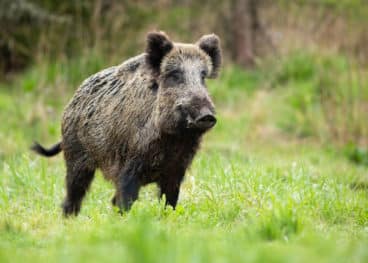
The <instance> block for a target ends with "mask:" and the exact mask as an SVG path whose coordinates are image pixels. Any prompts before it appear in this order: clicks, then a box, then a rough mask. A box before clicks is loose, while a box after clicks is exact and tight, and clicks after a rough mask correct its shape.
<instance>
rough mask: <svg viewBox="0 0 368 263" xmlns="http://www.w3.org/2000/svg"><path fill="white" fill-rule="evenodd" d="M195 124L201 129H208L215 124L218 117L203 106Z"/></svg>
mask: <svg viewBox="0 0 368 263" xmlns="http://www.w3.org/2000/svg"><path fill="white" fill-rule="evenodd" d="M194 124H195V126H196V127H197V128H198V129H201V130H207V129H210V128H212V127H213V126H215V124H216V118H215V116H214V115H213V114H212V112H211V111H210V110H209V109H208V108H207V107H205V108H202V110H201V111H200V114H199V116H198V117H197V118H196V119H195V121H194Z"/></svg>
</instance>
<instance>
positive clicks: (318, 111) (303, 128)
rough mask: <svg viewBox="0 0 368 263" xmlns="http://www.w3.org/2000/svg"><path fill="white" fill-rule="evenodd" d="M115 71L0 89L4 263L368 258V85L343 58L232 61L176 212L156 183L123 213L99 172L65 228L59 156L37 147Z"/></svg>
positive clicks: (76, 69) (36, 72)
mask: <svg viewBox="0 0 368 263" xmlns="http://www.w3.org/2000/svg"><path fill="white" fill-rule="evenodd" d="M116 62H117V61H116ZM109 65H110V64H109V63H107V62H105V61H104V60H103V58H102V57H100V56H98V55H96V54H94V53H93V52H92V53H90V54H88V55H86V56H83V57H82V58H80V59H71V60H64V61H58V62H57V63H56V62H55V63H52V62H44V63H36V64H35V65H34V66H32V67H30V68H29V69H28V70H26V71H25V72H24V73H22V74H20V75H18V76H17V77H16V78H14V79H13V80H12V81H9V82H6V83H2V84H0V141H1V146H0V262H24V261H27V262H87V261H88V262H101V261H103V262H368V249H367V248H368V166H367V164H368V161H367V160H368V154H367V152H366V151H365V150H364V149H363V148H361V147H360V146H359V143H353V144H352V143H350V142H351V137H350V136H352V135H354V136H355V137H354V138H361V139H360V141H361V142H362V143H364V140H365V139H367V138H368V137H367V123H366V121H367V115H366V111H364V110H363V108H364V107H366V106H367V104H366V103H367V101H368V89H367V87H368V85H367V84H368V81H367V79H366V75H365V74H364V72H360V71H358V70H356V69H355V67H354V65H352V64H351V63H349V61H348V60H347V59H345V58H344V57H339V56H337V55H336V56H322V55H320V54H314V53H313V52H305V51H301V52H296V53H293V54H290V55H288V56H286V57H284V58H283V59H282V60H276V61H269V62H267V63H264V65H261V66H260V67H259V68H258V69H257V70H253V71H244V70H242V69H240V68H238V67H235V66H231V65H226V66H225V68H224V70H223V71H222V74H221V76H220V78H219V79H218V80H211V81H209V82H208V86H209V89H210V92H211V94H212V95H213V97H214V100H215V102H216V105H217V112H218V124H217V125H216V126H215V128H214V129H213V130H212V131H211V132H210V133H208V134H207V135H206V136H205V138H204V143H203V145H202V149H201V151H200V152H199V154H198V155H197V156H196V158H195V160H194V162H193V164H192V166H191V168H190V170H189V172H188V173H187V175H186V179H185V181H184V184H183V186H182V191H181V195H180V199H179V205H178V207H177V209H176V210H175V211H173V210H172V209H171V208H167V209H165V208H164V206H163V203H162V202H161V203H160V202H158V200H157V193H156V192H157V189H156V187H155V186H153V185H152V186H148V187H145V188H144V189H143V190H142V191H141V192H140V198H139V201H138V202H136V203H135V204H134V206H133V208H132V210H131V211H130V212H129V213H126V214H124V215H122V216H120V215H119V214H118V213H117V211H116V210H115V209H114V208H113V207H112V206H111V204H110V200H111V198H112V196H113V193H114V190H113V187H112V185H111V184H109V183H108V182H106V181H104V180H103V178H102V176H101V174H100V173H97V176H96V179H95V180H94V182H93V184H92V188H91V191H90V192H89V193H88V195H87V197H86V198H85V200H84V204H83V207H82V211H81V213H80V215H79V216H78V217H76V218H70V219H64V218H63V217H62V216H61V209H60V204H61V202H62V199H63V197H64V192H65V190H64V176H65V167H64V163H63V159H62V156H61V155H59V156H57V157H55V158H51V159H45V158H41V157H38V156H36V155H35V154H33V153H31V152H30V151H29V146H30V145H31V143H32V141H33V140H35V139H37V140H38V141H40V142H41V143H43V144H45V145H51V144H53V143H55V142H56V141H58V140H59V138H60V118H61V114H62V110H63V106H64V105H65V104H66V103H67V102H68V100H69V99H70V97H71V96H72V94H73V92H74V90H75V89H76V87H77V86H78V84H79V83H80V82H81V81H82V80H83V79H84V78H86V77H87V76H88V75H90V74H92V73H94V72H96V71H98V70H100V69H102V68H104V67H106V66H109ZM347 86H348V87H349V88H346V87H347ZM365 109H366V108H365ZM364 118H365V119H364Z"/></svg>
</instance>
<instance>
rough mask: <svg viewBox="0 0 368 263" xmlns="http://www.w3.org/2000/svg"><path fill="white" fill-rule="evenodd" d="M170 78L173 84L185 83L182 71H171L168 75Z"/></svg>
mask: <svg viewBox="0 0 368 263" xmlns="http://www.w3.org/2000/svg"><path fill="white" fill-rule="evenodd" d="M168 78H169V79H170V81H173V82H183V72H182V71H180V70H173V71H170V72H169V74H168Z"/></svg>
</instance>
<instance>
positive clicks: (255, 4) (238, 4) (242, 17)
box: [230, 0, 261, 68]
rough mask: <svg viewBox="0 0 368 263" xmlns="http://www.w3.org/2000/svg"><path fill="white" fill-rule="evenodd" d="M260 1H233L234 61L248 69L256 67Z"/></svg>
mask: <svg viewBox="0 0 368 263" xmlns="http://www.w3.org/2000/svg"><path fill="white" fill-rule="evenodd" d="M259 3H260V0H232V1H231V7H230V8H231V17H232V19H231V20H232V23H231V24H232V32H231V34H232V40H233V47H234V48H233V49H232V57H233V60H234V61H235V62H236V63H237V64H239V65H241V66H244V67H246V68H250V67H253V66H254V63H255V54H256V37H257V35H258V34H259V31H260V28H261V27H260V22H259V16H258V8H259Z"/></svg>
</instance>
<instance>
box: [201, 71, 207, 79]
mask: <svg viewBox="0 0 368 263" xmlns="http://www.w3.org/2000/svg"><path fill="white" fill-rule="evenodd" d="M206 76H207V72H206V71H205V70H202V71H201V79H204V78H205V77H206Z"/></svg>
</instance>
